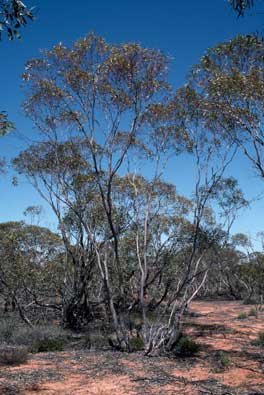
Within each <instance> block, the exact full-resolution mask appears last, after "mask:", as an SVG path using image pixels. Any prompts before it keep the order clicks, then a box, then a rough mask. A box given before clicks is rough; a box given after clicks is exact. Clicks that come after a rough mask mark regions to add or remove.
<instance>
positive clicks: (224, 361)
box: [218, 351, 231, 368]
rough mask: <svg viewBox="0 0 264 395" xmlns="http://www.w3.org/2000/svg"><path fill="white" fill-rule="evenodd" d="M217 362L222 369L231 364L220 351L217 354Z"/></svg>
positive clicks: (226, 356)
mask: <svg viewBox="0 0 264 395" xmlns="http://www.w3.org/2000/svg"><path fill="white" fill-rule="evenodd" d="M218 358H219V362H220V364H221V366H222V367H223V368H227V367H228V366H230V364H231V360H230V359H229V357H228V355H226V354H225V353H224V352H223V351H220V352H219V354H218Z"/></svg>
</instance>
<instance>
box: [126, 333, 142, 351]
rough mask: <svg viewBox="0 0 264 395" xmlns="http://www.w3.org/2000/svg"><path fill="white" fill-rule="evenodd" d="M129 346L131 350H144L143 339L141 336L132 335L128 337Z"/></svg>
mask: <svg viewBox="0 0 264 395" xmlns="http://www.w3.org/2000/svg"><path fill="white" fill-rule="evenodd" d="M129 346H130V350H131V351H141V350H144V341H143V339H142V338H141V337H138V336H134V337H132V338H131V339H130V341H129Z"/></svg>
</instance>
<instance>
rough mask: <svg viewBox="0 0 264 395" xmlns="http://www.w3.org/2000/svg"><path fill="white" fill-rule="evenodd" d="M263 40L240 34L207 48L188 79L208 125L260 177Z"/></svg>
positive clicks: (263, 172) (263, 169) (262, 169)
mask: <svg viewBox="0 0 264 395" xmlns="http://www.w3.org/2000/svg"><path fill="white" fill-rule="evenodd" d="M263 56H264V43H263V40H261V39H260V38H258V37H257V36H255V35H249V36H238V37H236V38H234V39H232V40H230V41H228V42H225V43H222V44H219V45H217V46H215V47H213V48H211V49H209V50H208V51H207V53H206V54H205V55H204V56H203V57H202V58H201V60H200V63H199V64H197V65H196V66H195V67H194V68H193V70H192V72H191V74H190V79H189V85H190V89H191V90H192V91H193V92H194V94H195V95H196V96H197V97H198V98H199V101H200V103H201V105H202V106H203V116H204V120H205V122H207V123H208V125H209V127H210V128H211V129H213V130H215V131H217V133H218V134H219V136H220V135H221V138H225V139H226V140H227V141H230V142H232V143H234V144H236V145H237V146H238V147H239V148H240V149H241V150H242V151H243V152H244V154H245V155H246V157H247V158H248V159H249V161H250V162H251V164H252V165H253V166H254V168H255V169H256V170H257V172H258V174H259V175H260V176H261V177H264V164H263V145H264V130H263V109H264V85H263V80H264V78H263V77H264V66H263Z"/></svg>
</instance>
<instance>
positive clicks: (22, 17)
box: [0, 0, 34, 40]
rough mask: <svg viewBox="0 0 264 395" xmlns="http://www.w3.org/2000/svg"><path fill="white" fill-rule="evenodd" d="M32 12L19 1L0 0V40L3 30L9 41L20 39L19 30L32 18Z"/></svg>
mask: <svg viewBox="0 0 264 395" xmlns="http://www.w3.org/2000/svg"><path fill="white" fill-rule="evenodd" d="M32 11H33V9H28V8H27V6H26V5H25V4H23V3H22V1H20V0H0V40H1V38H2V33H3V31H4V30H5V31H6V32H7V36H8V38H9V40H13V39H14V38H20V33H19V29H20V28H21V27H23V26H26V25H27V23H28V20H33V18H34V17H33V13H32Z"/></svg>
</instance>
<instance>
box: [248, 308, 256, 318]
mask: <svg viewBox="0 0 264 395" xmlns="http://www.w3.org/2000/svg"><path fill="white" fill-rule="evenodd" d="M248 316H249V317H256V318H258V311H257V309H255V308H252V309H250V311H249V313H248Z"/></svg>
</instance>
